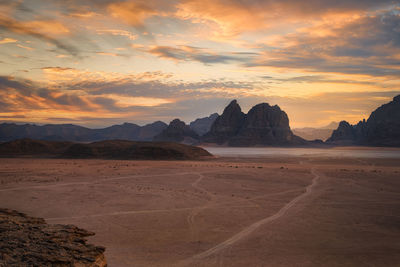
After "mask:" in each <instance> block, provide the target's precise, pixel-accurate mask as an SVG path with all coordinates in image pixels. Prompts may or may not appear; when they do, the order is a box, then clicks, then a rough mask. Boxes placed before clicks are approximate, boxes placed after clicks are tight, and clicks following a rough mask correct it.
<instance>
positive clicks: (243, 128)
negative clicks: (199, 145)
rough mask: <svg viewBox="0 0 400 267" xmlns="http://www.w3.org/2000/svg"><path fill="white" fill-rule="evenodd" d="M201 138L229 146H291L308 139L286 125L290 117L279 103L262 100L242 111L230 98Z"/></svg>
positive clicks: (300, 143)
mask: <svg viewBox="0 0 400 267" xmlns="http://www.w3.org/2000/svg"><path fill="white" fill-rule="evenodd" d="M203 142H206V143H217V144H219V145H222V144H224V145H229V146H257V145H259V146H292V145H305V144H307V142H306V141H305V140H303V139H302V138H300V137H298V136H295V135H294V134H293V133H292V131H291V130H290V127H289V119H288V116H287V115H286V113H285V112H284V111H282V110H281V109H280V108H279V106H277V105H275V106H270V105H269V104H267V103H262V104H258V105H256V106H254V107H253V108H252V109H250V111H249V112H248V113H247V115H246V114H244V113H243V112H242V110H241V108H240V106H239V104H238V103H237V102H236V100H234V101H232V102H231V103H230V104H229V105H228V106H227V107H226V108H225V110H224V112H223V113H222V115H221V116H219V117H218V118H217V119H216V120H215V122H214V123H213V125H212V126H211V130H210V132H208V133H207V134H206V135H204V137H203Z"/></svg>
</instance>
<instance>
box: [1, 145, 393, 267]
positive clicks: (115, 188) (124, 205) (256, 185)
mask: <svg viewBox="0 0 400 267" xmlns="http://www.w3.org/2000/svg"><path fill="white" fill-rule="evenodd" d="M220 149H221V148H220ZM264 149H265V150H268V148H264ZM210 150H211V149H210ZM293 150H295V148H293ZM364 150H365V149H364ZM392 150H393V149H392ZM349 151H354V149H353V150H349ZM362 151H363V150H358V152H360V153H362ZM396 151H397V152H399V150H396ZM381 152H382V153H385V149H381ZM388 155H391V154H388ZM398 162H399V157H393V156H392V157H390V156H389V157H380V158H371V157H368V156H367V157H337V156H335V155H333V156H331V155H329V154H328V155H325V156H320V155H319V154H314V155H312V154H311V155H305V156H304V155H303V156H301V155H300V156H290V155H280V156H279V155H264V156H259V155H258V156H257V157H254V156H249V155H247V156H240V155H232V156H230V157H229V156H228V157H226V156H225V157H217V158H215V159H208V160H200V161H131V160H100V159H87V160H75V159H32V158H14V159H11V158H9V159H2V160H1V162H0V172H1V176H0V179H1V189H0V202H1V203H2V206H5V207H7V208H10V209H16V210H19V211H21V212H24V213H27V214H29V215H31V216H35V217H42V218H45V220H46V221H47V222H48V223H51V224H54V223H56V224H74V225H76V226H78V227H81V228H84V229H87V230H89V231H93V232H95V233H96V235H95V236H94V237H91V238H90V240H89V241H90V242H93V243H95V244H101V245H102V246H105V247H106V252H105V256H106V259H107V262H108V264H109V266H245V265H247V266H397V265H398V263H399V262H400V253H399V251H400V244H399V242H398V240H399V239H400V229H399V225H400V219H399V216H398V211H399V209H400V199H399V198H400V192H399V191H400V167H399V165H398Z"/></svg>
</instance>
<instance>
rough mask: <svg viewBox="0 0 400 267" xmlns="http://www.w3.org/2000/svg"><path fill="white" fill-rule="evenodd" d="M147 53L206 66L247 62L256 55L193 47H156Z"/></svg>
mask: <svg viewBox="0 0 400 267" xmlns="http://www.w3.org/2000/svg"><path fill="white" fill-rule="evenodd" d="M147 52H149V53H151V54H153V55H156V56H158V57H161V58H166V59H171V60H176V61H198V62H201V63H204V64H215V63H230V62H246V61H249V60H250V59H249V58H250V57H251V56H255V55H256V54H255V53H222V54H217V53H215V52H211V51H208V50H206V49H203V48H198V47H192V46H179V47H171V46H154V47H151V48H150V49H149V50H147Z"/></svg>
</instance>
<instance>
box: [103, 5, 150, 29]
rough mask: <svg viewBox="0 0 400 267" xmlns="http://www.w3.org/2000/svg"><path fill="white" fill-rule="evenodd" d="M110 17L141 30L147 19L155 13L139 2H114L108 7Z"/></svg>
mask: <svg viewBox="0 0 400 267" xmlns="http://www.w3.org/2000/svg"><path fill="white" fill-rule="evenodd" d="M108 11H109V12H110V14H111V16H113V17H114V18H117V19H119V20H122V21H123V22H125V23H126V24H128V25H130V26H133V27H138V28H142V27H143V26H144V21H145V19H147V18H148V17H151V16H152V15H155V14H156V11H155V10H153V9H152V8H150V7H149V6H148V5H146V4H144V3H140V2H116V3H111V4H110V5H109V6H108Z"/></svg>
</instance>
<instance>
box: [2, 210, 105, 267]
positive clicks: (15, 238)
mask: <svg viewBox="0 0 400 267" xmlns="http://www.w3.org/2000/svg"><path fill="white" fill-rule="evenodd" d="M91 235H94V233H92V232H88V231H86V230H83V229H80V228H77V227H76V226H73V225H60V224H56V225H49V224H47V223H46V222H45V221H44V220H43V219H41V218H34V217H29V216H27V215H25V214H23V213H19V212H17V211H14V210H8V209H0V266H58V267H64V266H65V267H67V266H68V267H71V266H74V267H78V266H79V267H105V266H107V262H106V259H105V257H104V251H105V248H103V247H98V246H94V245H91V244H86V237H87V236H91Z"/></svg>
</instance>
